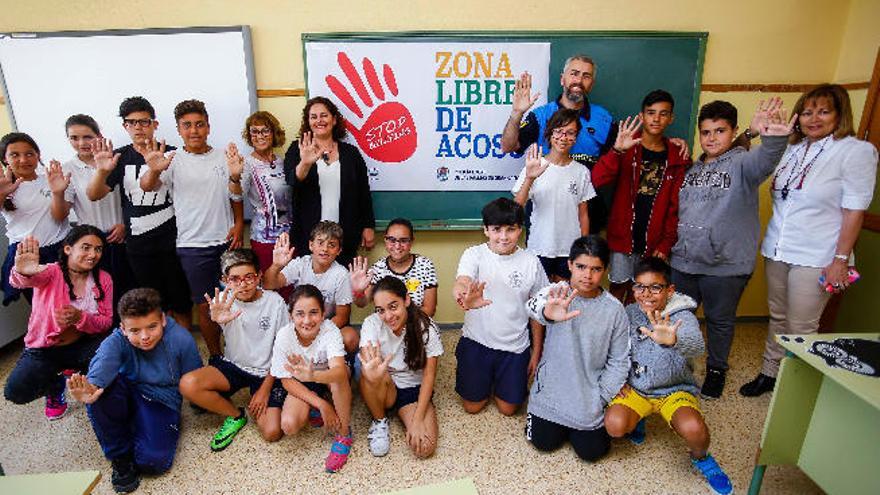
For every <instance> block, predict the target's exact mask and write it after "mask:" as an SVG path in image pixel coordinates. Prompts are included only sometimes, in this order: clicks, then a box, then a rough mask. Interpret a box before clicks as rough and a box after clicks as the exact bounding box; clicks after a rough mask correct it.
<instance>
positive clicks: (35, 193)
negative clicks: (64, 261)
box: [0, 132, 70, 306]
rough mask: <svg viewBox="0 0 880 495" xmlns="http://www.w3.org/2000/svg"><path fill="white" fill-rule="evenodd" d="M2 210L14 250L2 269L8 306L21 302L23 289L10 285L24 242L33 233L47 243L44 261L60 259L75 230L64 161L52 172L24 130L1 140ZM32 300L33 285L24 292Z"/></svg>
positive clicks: (54, 163)
mask: <svg viewBox="0 0 880 495" xmlns="http://www.w3.org/2000/svg"><path fill="white" fill-rule="evenodd" d="M0 161H2V162H3V165H4V170H3V173H2V174H0V214H2V215H3V219H4V220H6V237H7V238H9V250H8V251H7V253H6V261H5V262H4V263H3V268H2V289H3V292H4V297H3V305H4V306H5V305H9V304H10V303H12V302H13V301H15V300H17V299H18V298H19V296H20V294H21V293H22V291H19V290H18V289H16V288H14V287H12V286H11V285H10V284H9V272H10V271H11V270H12V265H13V264H14V260H15V251H16V249H17V248H18V243H19V242H21V241H22V240H24V238H25V237H27V236H32V237H34V238H35V239H36V240H37V241H38V242H39V244H40V246H42V247H41V248H40V262H41V263H52V262H55V261H58V251H59V249H60V248H61V241H63V240H64V237H65V236H66V235H67V233H68V232H69V231H70V223H69V222H68V221H67V214H68V213H69V211H70V206H69V205H68V204H67V202H66V201H64V189H66V188H67V184H68V183H69V181H70V178H69V177H67V176H65V175H64V173H63V172H62V171H61V164H60V163H58V162H57V161H55V160H52V161H51V162H50V164H49V168H48V170H45V169H44V168H43V167H42V163H41V162H40V148H39V147H38V146H37V143H36V141H34V139H33V138H32V137H30V136H28V135H27V134H25V133H23V132H11V133H9V134H7V135H5V136H3V138H2V139H0ZM23 292H24V294H25V298H26V299H27V300H28V301H30V300H31V291H30V289H28V290H26V291H23Z"/></svg>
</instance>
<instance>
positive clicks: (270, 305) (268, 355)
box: [180, 249, 290, 452]
mask: <svg viewBox="0 0 880 495" xmlns="http://www.w3.org/2000/svg"><path fill="white" fill-rule="evenodd" d="M220 265H221V269H222V270H223V279H222V280H223V283H225V284H226V290H225V291H223V292H222V293H221V292H220V290H219V289H215V293H214V298H213V299H211V298H209V297H208V296H205V299H206V300H207V301H208V305H209V308H210V313H211V319H212V320H214V322H215V323H217V324H218V325H220V327H221V328H222V329H223V337H224V341H225V347H224V349H223V350H224V353H223V357H222V358H218V359H215V360H213V361H211V363H210V364H209V365H208V366H205V367H204V368H199V369H197V370H195V371H192V372H190V373H187V374H186V375H185V376H184V377H183V378H182V379H181V380H180V391H181V393H182V394H183V396H184V397H186V398H187V399H188V400H189V401H191V402H192V403H194V404H197V405H199V406H201V407H203V408H205V409H207V410H209V411H211V412H215V413H217V414H220V415H223V416H226V420H225V421H224V422H223V425H222V426H221V427H220V430H219V431H217V433H216V434H215V435H214V438H213V439H212V440H211V450H213V451H214V452H218V451H220V450H223V449H225V448H226V447H228V446H229V444H230V443H232V440H233V438H235V435H236V434H237V433H238V432H239V431H240V430H241V429H242V428H243V427H244V425H245V424H247V416H246V415H245V411H244V409H243V408H240V407H236V406H235V405H234V404H233V403H232V402H231V401H230V400H229V397H231V396H232V395H233V394H235V393H236V392H238V391H239V390H241V389H243V388H245V387H247V388H248V389H249V390H250V393H251V399H250V402H249V403H248V411H249V412H250V413H251V417H253V418H254V420H256V422H257V428H258V429H259V430H260V434H261V435H262V436H263V438H264V439H265V440H266V441H269V442H274V441H276V440H278V439H279V438H281V406H282V405H284V398H285V397H286V395H287V393H286V392H285V391H284V387H282V386H281V380H276V379H275V378H274V377H272V375H270V374H269V367H270V365H271V360H272V348H273V346H274V345H275V334H276V333H277V332H278V329H279V328H281V327H283V326H285V325H287V324H288V323H290V317H289V316H288V313H287V305H286V304H285V303H284V299H282V298H281V296H279V295H278V294H277V293H275V292H273V291H270V290H264V289H261V288H260V278H261V275H260V267H259V262H258V261H257V257H256V255H255V254H254V252H253V251H251V250H250V249H233V250H231V251H227V252H225V253H223V255H222V256H221V257H220Z"/></svg>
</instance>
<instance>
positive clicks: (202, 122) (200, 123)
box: [177, 120, 208, 130]
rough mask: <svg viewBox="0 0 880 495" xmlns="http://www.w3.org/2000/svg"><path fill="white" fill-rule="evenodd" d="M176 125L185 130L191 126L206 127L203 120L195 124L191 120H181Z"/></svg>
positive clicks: (206, 124)
mask: <svg viewBox="0 0 880 495" xmlns="http://www.w3.org/2000/svg"><path fill="white" fill-rule="evenodd" d="M177 125H178V126H179V127H180V128H181V129H186V130H189V129H192V128H193V127H195V128H196V129H204V128H205V127H208V123H207V122H205V121H204V120H199V121H198V122H196V123H195V124H193V123H192V122H181V123H179V124H177Z"/></svg>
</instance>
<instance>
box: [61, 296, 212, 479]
mask: <svg viewBox="0 0 880 495" xmlns="http://www.w3.org/2000/svg"><path fill="white" fill-rule="evenodd" d="M118 312H119V317H120V319H121V320H122V321H121V323H120V325H119V328H118V329H116V330H114V331H113V333H111V334H110V336H109V337H107V338H106V339H104V341H103V342H102V343H101V346H100V347H99V348H98V352H97V353H96V354H95V357H94V358H93V359H92V362H91V363H90V364H89V372H88V375H87V376H82V375H80V374H79V373H76V374H74V375H73V376H71V377H70V379H68V380H67V387H68V390H69V391H70V395H71V396H72V397H73V398H74V399H76V400H78V401H80V402H83V403H85V404H87V406H86V409H87V410H88V414H89V419H90V420H91V422H92V427H93V428H94V430H95V435H96V436H97V437H98V443H100V444H101V449H102V450H103V451H104V456H106V457H107V459H109V460H110V461H111V462H112V463H113V477H112V480H111V481H112V482H113V488H114V489H115V490H116V491H117V492H119V493H128V492H131V491H133V490H135V489H136V488H137V487H138V485H139V484H140V473H151V474H159V473H163V472H165V471H167V470H168V469H169V468H171V463H172V462H173V461H174V453H175V451H176V450H177V439H178V438H179V437H180V404H181V396H180V392H179V391H178V383H179V382H180V377H181V376H182V375H183V374H185V373H188V372H190V371H192V370H194V369H197V368H199V367H201V366H202V359H201V357H200V356H199V351H198V349H197V348H196V343H195V341H194V340H193V338H192V336H191V335H190V334H189V332H188V331H187V330H186V329H185V328H183V327H182V326H180V325H179V324H178V323H177V322H176V321H174V320H173V319H171V318H167V317H166V316H165V315H163V314H162V301H161V298H160V296H159V292H157V291H156V290H155V289H133V290H130V291H128V292H127V293H125V295H123V296H122V298H121V299H120V300H119V307H118Z"/></svg>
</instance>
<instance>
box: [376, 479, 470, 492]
mask: <svg viewBox="0 0 880 495" xmlns="http://www.w3.org/2000/svg"><path fill="white" fill-rule="evenodd" d="M478 493H479V492H477V487H476V486H474V480H472V479H470V478H462V479H460V480H454V481H446V482H443V483H437V484H435V485H426V486H417V487H413V488H407V489H406V490H400V491H396V492H388V493H387V494H386V495H477V494H478Z"/></svg>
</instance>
